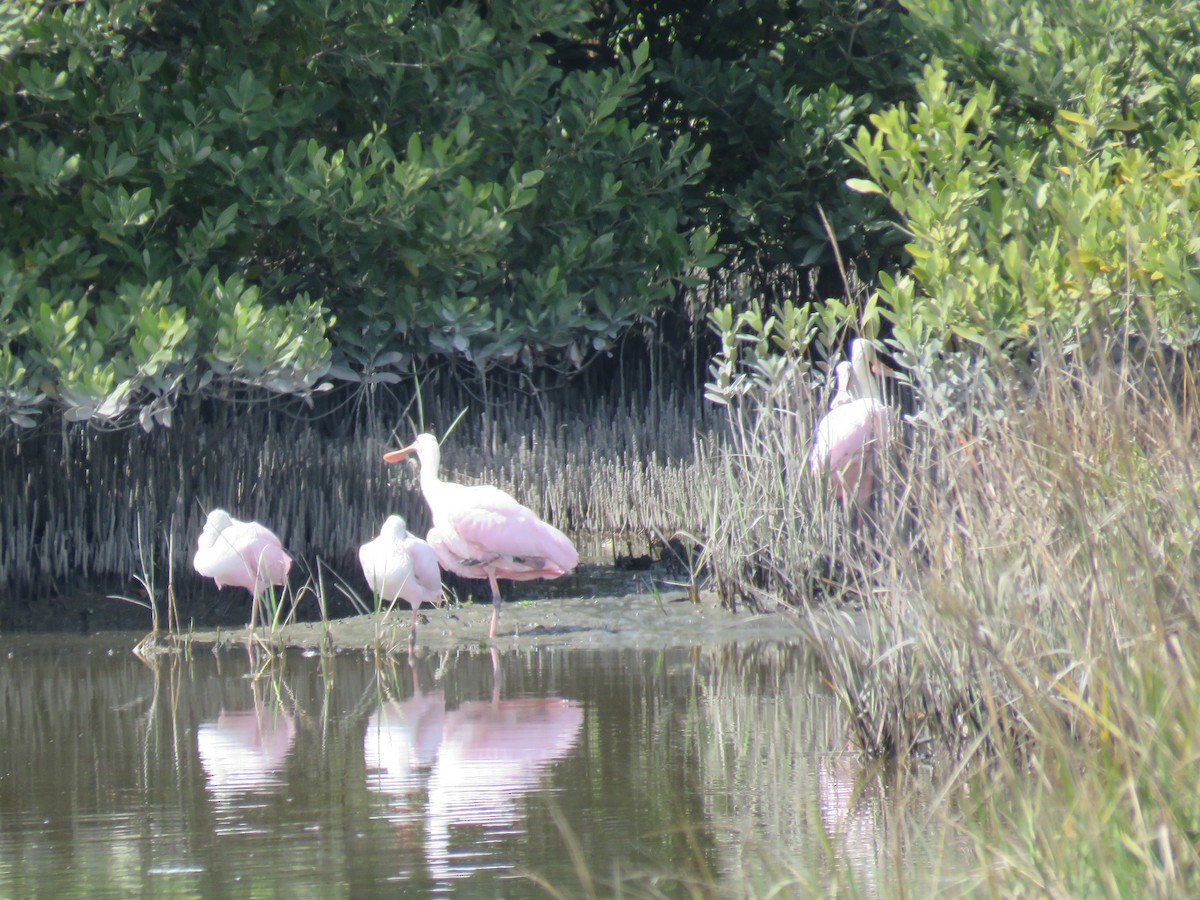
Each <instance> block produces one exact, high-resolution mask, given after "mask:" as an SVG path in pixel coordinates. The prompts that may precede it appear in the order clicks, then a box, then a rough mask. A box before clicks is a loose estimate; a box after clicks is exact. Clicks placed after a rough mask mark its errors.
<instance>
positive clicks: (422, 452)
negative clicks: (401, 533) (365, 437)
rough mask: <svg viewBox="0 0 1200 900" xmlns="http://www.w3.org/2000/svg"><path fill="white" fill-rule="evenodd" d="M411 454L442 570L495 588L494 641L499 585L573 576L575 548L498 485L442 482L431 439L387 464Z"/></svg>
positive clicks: (422, 438) (421, 438)
mask: <svg viewBox="0 0 1200 900" xmlns="http://www.w3.org/2000/svg"><path fill="white" fill-rule="evenodd" d="M412 453H415V454H416V456H417V460H418V461H419V463H420V466H421V493H422V494H424V495H425V502H426V503H427V504H428V505H429V512H430V515H431V516H432V518H433V527H432V528H430V529H429V533H428V534H427V535H426V536H425V539H426V540H427V541H429V546H431V547H432V548H433V552H434V553H435V554H437V558H438V561H439V562H440V563H441V564H442V568H443V569H446V570H447V571H449V572H454V573H455V574H456V575H461V576H462V577H464V578H486V579H487V580H488V584H489V585H491V588H492V624H491V627H490V628H489V629H488V639H489V640H490V639H492V638H495V636H496V624H497V623H498V622H499V621H500V585H499V584H498V583H497V579H500V578H504V579H507V580H509V581H532V580H533V579H535V578H558V577H559V576H560V575H568V574H570V573H571V572H572V571H574V569H575V566H576V565H578V563H579V554H578V553H577V552H576V550H575V545H574V544H572V543H571V541H570V539H569V538H568V537H567V536H566V535H565V534H563V533H562V532H561V531H559V530H558V529H557V528H555V527H554V526H553V525H549V524H547V523H546V522H543V521H542V520H541V519H539V518H538V517H537V515H536V514H535V513H534V512H533V510H531V509H529V507H527V506H523V505H522V504H520V503H518V502H517V501H516V500H515V499H513V497H512V496H511V495H509V494H507V493H505V492H504V491H502V490H500V488H498V487H495V486H494V485H490V484H479V485H465V484H455V483H454V482H452V481H442V479H441V478H440V477H439V476H438V465H439V464H440V462H441V449H440V448H439V447H438V442H437V438H435V437H434V436H433V435H432V434H419V435H417V439H416V440H415V441H413V442H412V443H411V444H409V445H408V446H407V447H404V448H402V449H400V450H393V451H392V452H390V453H385V454H384V457H383V460H384V462H388V463H395V462H399V461H400V460H402V459H406V458H407V457H408V456H409V454H412Z"/></svg>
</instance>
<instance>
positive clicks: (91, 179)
mask: <svg viewBox="0 0 1200 900" xmlns="http://www.w3.org/2000/svg"><path fill="white" fill-rule="evenodd" d="M3 9H4V17H3V22H2V25H0V27H2V29H3V30H2V32H0V54H2V59H0V102H2V103H3V105H4V118H5V122H6V124H5V127H4V128H3V129H0V174H2V175H3V182H2V183H0V197H2V199H3V203H2V204H0V216H2V217H3V233H4V241H3V244H2V245H0V286H2V290H3V300H2V305H0V322H2V326H3V333H4V337H5V339H4V341H3V344H2V346H0V397H2V398H3V401H2V406H3V412H4V413H6V414H7V418H6V422H11V423H14V424H17V425H26V426H27V425H30V424H33V422H34V420H35V418H36V416H37V413H38V412H39V411H41V410H44V409H46V408H47V407H48V406H51V405H52V404H47V402H46V401H47V400H48V399H50V398H57V399H59V400H61V402H62V403H63V405H64V406H65V407H66V409H67V414H68V417H69V418H73V419H87V418H90V417H93V416H98V417H101V418H113V417H116V416H119V415H120V414H121V413H122V411H123V410H125V409H126V408H135V409H136V408H140V409H141V420H142V423H143V425H145V426H147V427H148V426H149V425H150V424H152V423H153V421H154V420H155V419H158V420H159V421H169V416H170V411H171V408H172V404H173V401H174V399H175V397H176V396H177V395H178V394H179V393H180V392H181V391H189V390H195V389H198V388H201V387H203V386H205V385H206V384H208V383H210V382H213V383H215V384H220V383H222V382H224V383H227V384H228V383H248V384H252V385H258V386H262V387H267V388H271V389H273V390H277V391H283V392H299V393H304V392H307V391H310V390H312V389H314V388H316V387H319V386H321V384H322V382H321V379H323V378H324V377H325V376H326V375H329V374H332V375H334V376H340V377H341V378H344V379H350V380H355V379H363V380H371V379H383V380H389V379H395V378H396V377H397V375H396V374H395V370H396V369H403V368H404V367H405V366H406V365H408V364H410V363H411V361H412V359H414V358H416V359H418V360H420V359H422V358H425V357H428V356H429V355H431V354H446V355H453V356H457V357H459V358H465V359H467V360H469V361H470V362H471V363H473V364H474V365H475V366H477V367H478V368H479V369H481V370H482V369H487V368H488V367H489V366H491V365H493V364H495V363H497V362H499V361H504V360H511V359H514V358H517V357H518V356H522V357H523V358H524V360H525V361H526V362H532V361H536V360H538V359H543V360H549V361H551V362H556V361H557V362H565V363H567V364H578V363H579V362H580V361H581V360H582V358H583V357H584V356H585V355H587V354H589V353H592V352H595V350H597V349H601V348H604V347H606V346H608V345H609V344H610V343H611V342H612V341H613V340H614V339H615V338H616V337H617V335H618V334H619V333H620V332H621V330H622V329H623V328H625V327H626V326H628V325H629V324H630V323H632V322H635V321H637V320H639V319H642V318H644V317H647V316H649V315H650V314H651V313H652V312H653V311H654V310H655V308H656V307H657V306H658V305H659V304H660V303H662V302H663V301H664V300H666V299H669V298H671V297H672V296H673V295H674V293H675V291H676V288H677V284H678V283H679V282H680V280H682V279H685V278H686V277H687V276H688V275H689V273H690V272H691V271H693V270H694V269H696V267H699V266H705V265H711V264H712V263H713V262H715V261H716V260H717V257H715V256H713V254H712V246H713V242H714V240H713V238H711V237H710V236H709V235H708V234H707V233H706V232H705V231H704V230H703V229H702V228H696V227H695V226H694V224H693V219H692V217H691V215H690V213H689V211H688V209H687V208H686V207H685V206H683V205H681V203H680V198H681V197H682V196H683V189H684V188H685V187H686V186H687V185H688V184H690V183H692V182H694V181H696V179H697V178H698V177H699V176H700V174H701V173H702V172H703V170H704V167H705V164H706V154H705V152H704V151H703V150H700V149H697V148H695V147H694V146H693V145H692V142H691V141H690V139H689V138H688V137H687V136H686V135H680V136H672V137H671V138H670V139H669V140H659V139H657V137H656V132H655V130H654V128H653V127H652V126H651V125H649V124H647V123H645V122H640V121H637V116H635V115H632V114H631V109H632V111H633V112H636V102H635V101H636V100H637V97H638V93H639V91H640V90H641V89H642V87H643V85H644V82H645V80H646V78H647V75H648V72H649V63H648V55H647V48H646V47H645V46H644V45H639V46H631V47H629V48H628V51H627V52H623V53H620V54H619V55H617V56H615V57H614V58H613V59H610V60H605V61H604V64H603V65H600V64H597V65H581V64H575V65H574V66H573V67H572V68H570V69H569V70H568V69H567V68H564V66H563V65H560V64H559V62H558V59H557V55H556V54H557V53H558V51H556V50H555V49H554V47H555V46H566V47H574V48H576V49H579V48H580V47H581V46H582V44H581V41H582V38H583V35H584V30H583V21H584V19H585V18H586V14H587V8H586V5H585V4H580V3H574V4H572V3H567V4H563V3H556V2H550V0H546V2H540V0H535V2H525V3H521V4H516V5H511V6H510V5H505V6H504V7H503V8H497V9H491V10H489V11H488V14H487V16H486V18H484V17H483V16H482V15H481V13H480V11H479V10H478V9H476V8H475V7H473V6H471V5H450V4H447V5H442V4H420V5H418V4H414V3H405V2H396V0H355V2H352V3H327V2H322V0H277V2H269V3H251V2H233V3H221V4H193V3H184V2H173V0H110V2H96V3H86V4H45V5H39V6H27V5H25V4H17V3H8V4H5V5H4V7H3ZM584 49H586V48H584Z"/></svg>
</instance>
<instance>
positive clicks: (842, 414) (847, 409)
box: [809, 339, 888, 509]
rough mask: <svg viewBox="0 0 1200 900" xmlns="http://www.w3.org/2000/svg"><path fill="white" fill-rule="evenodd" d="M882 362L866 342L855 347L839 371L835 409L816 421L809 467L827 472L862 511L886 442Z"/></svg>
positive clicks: (839, 493)
mask: <svg viewBox="0 0 1200 900" xmlns="http://www.w3.org/2000/svg"><path fill="white" fill-rule="evenodd" d="M878 369H879V363H878V361H877V360H876V359H875V348H874V347H872V346H871V345H870V343H868V342H867V341H865V340H862V339H856V340H854V341H851V343H850V362H849V363H846V362H840V363H838V364H837V366H835V367H834V373H835V375H836V376H837V379H838V391H837V393H836V394H835V395H834V398H833V401H832V402H831V403H830V406H831V409H830V410H829V412H828V413H826V414H825V415H824V416H823V417H822V419H821V421H820V422H818V423H817V431H816V436H815V439H814V441H813V449H812V454H811V455H810V456H809V466H810V468H811V469H812V473H813V475H817V476H820V475H822V474H826V473H828V475H829V478H830V481H831V483H832V484H833V488H834V492H835V494H836V495H837V497H838V498H839V499H841V500H842V502H844V503H849V502H851V501H853V502H854V504H855V505H856V506H857V507H858V508H859V509H861V508H863V507H864V506H865V505H866V503H867V500H868V499H869V498H870V496H871V488H872V486H873V485H874V481H875V469H876V467H877V466H878V465H879V463H880V453H881V449H880V448H881V446H882V445H883V444H885V443H886V442H887V433H888V408H887V406H886V405H885V404H884V402H883V399H882V396H883V394H882V390H881V389H880V387H879V385H878V384H877V382H876V379H875V372H876V371H878Z"/></svg>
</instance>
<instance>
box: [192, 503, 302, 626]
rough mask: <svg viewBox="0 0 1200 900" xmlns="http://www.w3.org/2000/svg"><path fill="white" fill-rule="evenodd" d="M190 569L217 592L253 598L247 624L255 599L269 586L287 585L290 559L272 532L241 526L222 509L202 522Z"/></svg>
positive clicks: (246, 524) (251, 525)
mask: <svg viewBox="0 0 1200 900" xmlns="http://www.w3.org/2000/svg"><path fill="white" fill-rule="evenodd" d="M197 544H198V546H197V548H196V555H195V556H194V557H193V558H192V567H193V568H195V570H196V571H197V572H199V573H200V574H201V575H203V576H205V577H206V578H212V579H213V580H214V581H216V583H217V588H218V589H219V588H223V587H226V586H229V587H242V588H245V589H246V590H248V591H249V592H250V593H251V594H252V595H253V596H254V606H253V607H251V612H250V624H251V625H253V624H254V610H255V609H257V607H258V598H259V595H261V594H262V593H263V592H264V591H266V590H267V588H268V587H270V586H271V585H273V584H274V585H282V584H283V583H284V582H285V581H287V573H288V569H290V568H291V566H292V558H291V557H290V556H288V555H287V554H286V553H285V552H284V550H283V545H282V544H281V543H280V542H279V538H277V537H276V536H275V534H274V532H272V531H271V529H269V528H267V527H266V526H263V525H260V524H258V523H257V522H242V521H239V520H238V519H235V518H233V516H231V515H229V513H227V512H226V511H225V510H223V509H214V510H213V511H212V512H210V513H209V514H208V518H207V519H205V521H204V530H203V531H202V532H201V533H200V540H199V541H198V542H197Z"/></svg>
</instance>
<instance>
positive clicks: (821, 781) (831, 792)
mask: <svg viewBox="0 0 1200 900" xmlns="http://www.w3.org/2000/svg"><path fill="white" fill-rule="evenodd" d="M817 792H818V795H819V803H820V810H821V821H822V823H823V824H824V825H825V833H826V835H827V836H828V837H829V839H830V841H831V842H832V843H833V847H834V849H835V852H836V855H837V857H838V858H839V859H840V860H842V861H843V862H844V863H846V864H847V865H848V866H849V867H850V868H851V870H852V871H853V873H854V876H855V878H856V879H857V880H858V882H859V886H860V887H866V888H867V893H868V894H869V895H871V896H875V895H877V893H878V886H879V867H880V863H881V860H883V859H884V858H885V857H884V852H885V846H886V844H885V841H884V835H883V821H882V816H881V811H880V801H881V797H880V791H879V780H878V776H877V775H876V774H872V773H870V772H868V771H867V770H865V769H864V768H863V766H862V765H861V763H859V762H858V761H856V760H855V759H854V758H853V757H852V756H849V755H845V754H843V755H839V756H835V757H832V758H829V759H819V760H818V761H817Z"/></svg>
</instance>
